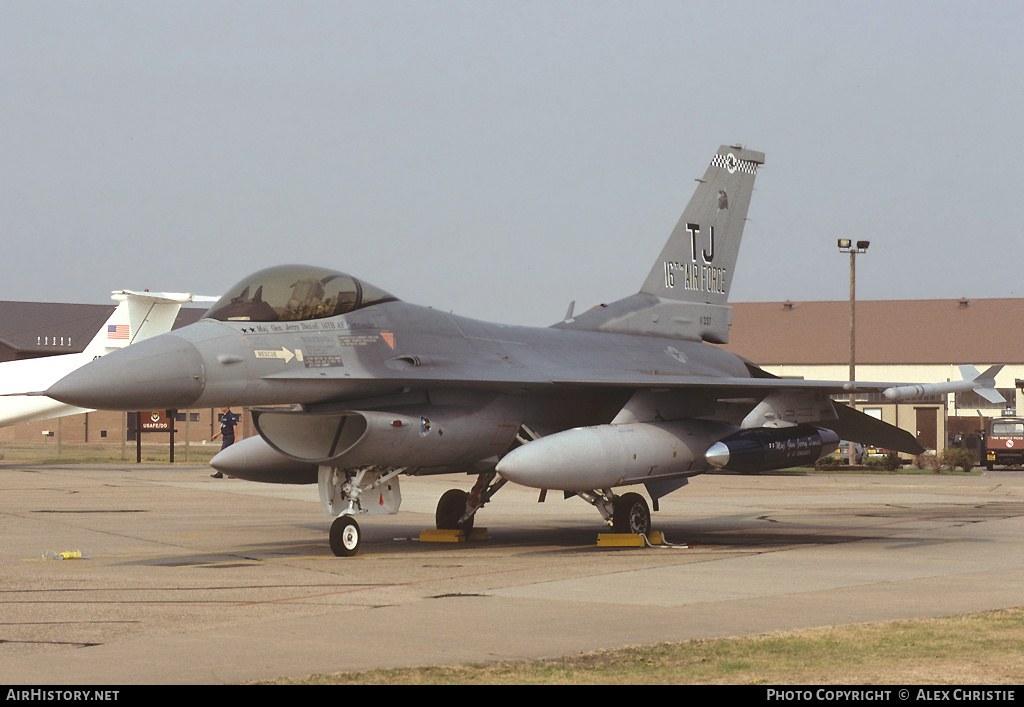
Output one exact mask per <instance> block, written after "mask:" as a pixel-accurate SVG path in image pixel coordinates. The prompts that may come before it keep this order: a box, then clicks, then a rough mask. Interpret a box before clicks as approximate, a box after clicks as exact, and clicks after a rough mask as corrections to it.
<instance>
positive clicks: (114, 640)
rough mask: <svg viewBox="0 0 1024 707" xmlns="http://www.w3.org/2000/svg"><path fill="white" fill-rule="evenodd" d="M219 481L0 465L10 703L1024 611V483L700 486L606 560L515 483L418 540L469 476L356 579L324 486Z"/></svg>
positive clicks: (358, 565)
mask: <svg viewBox="0 0 1024 707" xmlns="http://www.w3.org/2000/svg"><path fill="white" fill-rule="evenodd" d="M209 474H210V469H209V468H207V467H194V466H173V467H171V466H136V465H124V466H110V465H103V466H99V465H97V466H89V465H85V466H83V465H68V466H59V465H46V466H41V465H39V466H36V465H17V464H4V465H2V466H0V499H2V501H0V533H2V538H3V541H2V543H0V567H2V571H0V683H3V684H7V685H85V684H101V685H131V684H219V683H237V682H244V681H255V680H271V679H274V678H278V677H285V676H302V675H308V674H313V673H334V672H340V671H358V670H365V669H370V668H384V667H396V666H415V665H440V664H452V663H463V662H490V661H508V660H521V659H533V658H544V657H555V656H562V655H572V654H576V653H578V652H585V651H592V650H597V649H604V648H616V647H620V646H625V645H635V644H647V643H654V642H658V641H681V640H686V639H693V638H713V637H722V636H735V635H749V634H756V633H763V632H770V631H779V630H787V629H795V628H802V627H812V626H822V625H835V624H846V623H855V622H867V621H881V620H888V619H908V618H916V617H934V616H945V615H951V614H958V613H964V612H974V611H983V610H989V609H998V608H1004V607H1011V606H1019V605H1021V604H1024V593H1022V589H1021V588H1022V587H1024V474H1022V473H1021V472H1014V471H995V472H989V473H986V474H984V475H981V476H972V477H964V476H937V475H925V476H888V475H884V476H870V475H820V476H819V475H810V476H807V475H762V476H738V475H706V476H701V477H697V478H695V479H693V480H692V481H691V483H690V485H689V486H687V487H686V488H684V489H682V490H680V491H677V492H675V493H674V494H672V495H670V496H668V497H666V498H664V499H662V500H661V510H660V512H658V513H655V514H654V523H655V528H656V529H657V530H661V531H662V532H663V533H664V534H665V537H666V540H667V541H668V542H669V543H671V544H672V546H663V547H657V548H606V547H598V546H597V545H596V539H597V534H598V533H602V532H607V530H608V529H607V528H606V527H605V526H604V525H603V523H602V521H601V519H600V517H599V515H598V514H597V512H596V511H595V510H594V509H593V508H592V507H591V506H589V505H588V504H586V503H585V502H583V501H581V500H579V499H568V500H565V499H563V498H562V497H561V494H557V493H549V494H548V497H547V501H546V502H545V503H542V504H541V503H538V502H537V501H538V493H537V492H536V491H534V490H531V489H525V488H522V487H517V486H514V485H512V484H509V485H507V486H506V487H505V488H503V489H502V490H501V491H500V492H499V493H498V495H497V496H496V497H495V498H494V499H493V501H492V502H491V503H490V504H489V505H488V506H486V507H485V508H484V509H483V510H482V511H481V512H480V513H479V514H478V517H477V527H486V528H487V531H488V539H487V540H485V541H481V542H473V543H463V544H448V543H423V542H419V541H418V540H417V538H418V536H419V533H420V531H421V530H423V529H426V528H432V527H433V514H434V507H435V504H436V502H437V499H438V498H439V497H440V495H441V493H443V492H444V490H446V489H447V488H450V487H456V486H457V487H461V488H464V489H468V488H470V486H471V485H472V481H473V479H471V478H470V477H461V476H460V477H436V478H422V479H403V480H402V495H403V505H402V511H401V513H399V514H398V515H395V516H363V517H361V518H360V519H359V520H360V525H361V526H362V528H363V531H364V539H363V550H362V554H360V555H358V556H356V557H353V558H337V557H334V556H333V555H332V554H331V552H330V549H329V548H328V546H327V531H328V528H329V526H330V519H328V518H326V517H325V516H323V514H322V512H321V510H320V504H319V500H318V496H317V489H316V487H315V486H299V487H294V486H272V485H260V484H254V483H249V482H245V481H239V480H236V479H212V478H210V476H209ZM637 490H641V489H637ZM65 551H79V552H81V553H82V554H83V555H85V556H86V557H83V558H81V559H65V560H58V559H53V557H54V556H57V555H59V553H61V552H65ZM838 670H841V667H840V666H837V671H838ZM837 677H839V678H840V679H841V676H839V675H837Z"/></svg>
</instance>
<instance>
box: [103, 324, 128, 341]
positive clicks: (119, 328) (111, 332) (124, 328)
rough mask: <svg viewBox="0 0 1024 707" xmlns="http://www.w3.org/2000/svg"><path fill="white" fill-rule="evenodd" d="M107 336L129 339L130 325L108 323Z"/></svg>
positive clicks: (109, 337)
mask: <svg viewBox="0 0 1024 707" xmlns="http://www.w3.org/2000/svg"><path fill="white" fill-rule="evenodd" d="M107 338H108V339H127V338H128V325H127V324H107Z"/></svg>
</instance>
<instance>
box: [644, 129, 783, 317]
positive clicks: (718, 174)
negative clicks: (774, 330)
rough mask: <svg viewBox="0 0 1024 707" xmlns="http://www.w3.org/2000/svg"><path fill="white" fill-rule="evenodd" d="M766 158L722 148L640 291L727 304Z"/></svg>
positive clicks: (741, 149)
mask: <svg viewBox="0 0 1024 707" xmlns="http://www.w3.org/2000/svg"><path fill="white" fill-rule="evenodd" d="M762 164H764V154H763V153H761V152H754V151H753V150H745V149H743V148H740V147H726V146H724V145H723V146H722V147H720V148H718V152H717V153H716V154H715V156H714V159H712V160H711V164H710V165H709V166H708V169H707V171H706V172H705V173H704V178H703V179H701V180H700V185H699V186H698V187H697V190H696V191H695V192H694V194H693V197H692V198H691V199H690V203H689V204H687V206H686V209H685V210H684V211H683V215H682V216H681V217H680V219H679V223H678V224H676V227H675V229H674V230H673V231H672V235H671V236H669V239H668V242H667V243H666V244H665V247H664V249H662V251H661V256H660V257H659V258H658V260H657V262H656V263H655V264H654V267H653V268H651V272H650V274H649V275H648V276H647V279H646V280H645V281H644V285H643V287H642V288H640V292H642V293H646V294H650V295H654V296H655V297H658V298H661V299H668V300H676V301H680V302H699V303H705V304H714V305H724V304H726V302H727V301H728V299H729V287H730V286H731V285H732V275H733V271H734V270H735V266H736V258H737V256H738V255H739V249H740V239H741V238H742V236H743V226H744V223H745V222H746V219H747V208H748V207H749V206H750V197H751V195H752V194H753V192H754V177H755V176H756V175H757V168H758V166H759V165H762Z"/></svg>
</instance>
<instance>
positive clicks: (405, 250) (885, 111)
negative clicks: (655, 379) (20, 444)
mask: <svg viewBox="0 0 1024 707" xmlns="http://www.w3.org/2000/svg"><path fill="white" fill-rule="evenodd" d="M1022 27H1024V6H1022V5H1021V4H1020V3H1019V2H995V1H988V2H985V1H982V2H974V3H966V2H941V1H937V0H929V1H927V2H920V1H906V2H891V1H890V2H870V1H865V0H857V1H856V2H827V1H824V0H815V1H806V2H803V1H792V2H772V1H764V0H761V1H756V2H755V1H751V2H744V1H736V0H723V1H716V2H711V1H707V2H696V1H687V0H674V1H661V0H647V1H644V0H629V1H622V2H616V1H601V0H590V1H588V2H582V1H576V0H571V1H570V0H544V1H540V2H526V1H523V2H517V1H511V0H509V1H500V0H466V1H460V0H450V1H431V0H392V1H388V0H373V1H370V0H366V1H359V2H355V1H346V0H334V1H331V2H317V1H314V0H302V1H296V2H287V1H285V0H273V1H270V2H256V1H252V2H243V1H238V0H235V1H232V2H218V1H213V2H211V1H210V0H203V1H202V2H192V1H189V0H177V1H175V2H167V3H158V2H138V1H137V0H132V1H130V2H112V1H107V0H93V1H91V2H88V3H83V2H62V1H60V0H55V1H52V2H38V0H2V2H0V204H2V211H0V213H2V214H3V221H2V228H3V234H2V236H3V243H4V257H3V258H2V260H0V268H2V270H0V273H2V278H0V283H2V288H0V299H12V300H40V301H68V302H108V301H109V300H108V299H107V298H108V296H109V292H110V291H111V290H114V289H121V288H137V289H141V288H149V289H151V290H173V291H192V292H196V293H199V294H213V295H219V294H221V293H222V292H223V291H224V290H226V289H228V287H229V286H230V285H231V284H233V283H234V282H236V281H238V280H240V279H241V278H242V277H244V276H245V275H247V274H248V273H250V272H251V271H254V270H257V269H259V268H262V267H266V266H268V265H272V264H276V263H282V262H295V263H311V264H318V265H324V266H328V267H333V268H336V269H339V270H342V271H345V272H349V273H351V274H352V275H355V276H357V277H361V278H363V279H365V280H367V281H369V282H371V283H373V284H375V285H377V286H379V287H381V288H384V289H385V290H388V291H390V292H392V293H393V294H394V295H396V296H398V297H400V298H402V299H405V300H408V301H411V302H416V303H419V304H428V305H432V306H435V307H437V308H439V309H444V310H452V311H454V312H456V313H458V314H464V315H467V316H473V317H479V318H483V319H489V320H493V321H502V322H506V323H511V324H532V325H545V324H550V323H552V322H555V321H557V320H559V319H560V318H561V317H562V315H563V314H564V312H565V310H566V307H567V305H568V303H569V301H570V300H576V302H577V311H579V309H582V308H586V307H589V306H591V305H594V304H597V303H599V302H608V301H612V300H614V299H617V298H620V297H624V296H627V295H629V294H632V293H634V292H635V291H636V290H638V289H639V287H640V285H641V283H642V282H643V280H644V277H645V276H646V274H647V271H648V270H649V269H650V267H651V266H652V265H653V263H654V261H655V259H656V258H657V256H658V253H659V252H660V250H661V246H662V245H663V243H664V241H665V239H666V238H667V236H668V233H669V231H670V230H671V229H672V227H673V226H674V225H675V222H676V220H677V219H678V217H679V214H680V213H681V211H682V209H683V207H684V206H685V204H686V201H687V200H688V199H689V197H690V195H691V193H692V191H693V187H694V181H693V180H694V179H695V178H697V177H700V176H701V175H702V174H703V172H704V169H705V168H706V166H707V164H708V162H709V160H710V158H711V156H712V154H713V153H714V151H715V150H716V149H717V148H718V146H719V145H720V144H724V143H729V144H734V143H742V144H744V145H746V146H747V147H750V148H752V149H755V150H760V151H763V152H765V153H766V165H765V167H764V169H763V170H761V172H760V173H759V176H758V180H757V185H756V191H755V193H754V200H753V202H752V205H751V208H750V213H749V216H750V221H749V223H748V225H747V230H746V233H745V237H744V244H743V248H742V250H741V253H740V262H739V265H738V268H737V271H736V277H735V281H734V285H733V289H732V299H733V301H763V300H785V299H791V300H794V301H798V300H817V299H826V300H827V299H833V300H841V299H845V298H846V297H847V296H848V276H849V260H848V258H847V257H846V256H843V255H840V253H839V252H838V250H837V248H836V239H837V238H838V237H845V236H848V237H852V238H855V239H867V240H870V241H871V248H870V250H869V252H868V254H867V255H865V256H862V257H861V258H860V259H859V260H858V268H857V274H858V296H859V297H860V298H863V299H889V298H915V299H916V298H920V299H930V298H956V297H960V296H966V297H972V298H980V297H1021V296H1024V286H1022V285H1021V277H1022V275H1024V272H1022V266H1024V257H1022V255H1021V244H1022V238H1021V236H1022V235H1024V199H1022V198H1021V196H1020V192H1021V188H1022V172H1024V131H1022V130H1021V128H1020V123H1021V116H1022V115H1024V78H1022V75H1024V72H1022V68H1024V59H1022V46H1021V29H1022Z"/></svg>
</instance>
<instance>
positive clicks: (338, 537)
mask: <svg viewBox="0 0 1024 707" xmlns="http://www.w3.org/2000/svg"><path fill="white" fill-rule="evenodd" d="M330 538H331V552H333V553H334V554H335V556H336V557H352V556H353V555H355V554H356V553H357V552H359V546H360V545H362V541H363V534H362V531H361V530H360V529H359V523H356V521H355V519H353V518H352V517H351V516H339V517H338V518H335V519H334V522H333V523H331V535H330Z"/></svg>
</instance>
